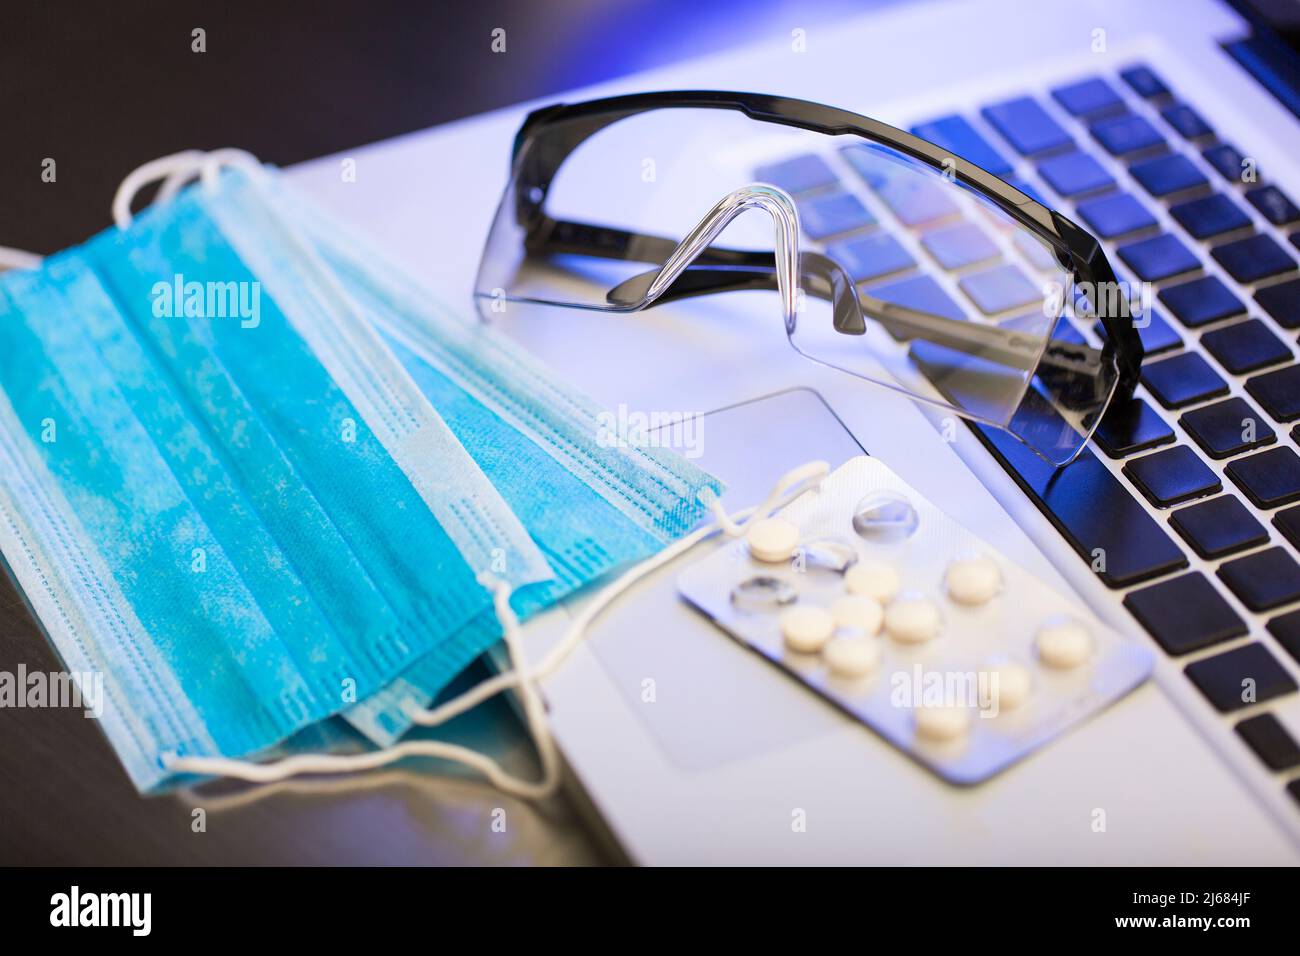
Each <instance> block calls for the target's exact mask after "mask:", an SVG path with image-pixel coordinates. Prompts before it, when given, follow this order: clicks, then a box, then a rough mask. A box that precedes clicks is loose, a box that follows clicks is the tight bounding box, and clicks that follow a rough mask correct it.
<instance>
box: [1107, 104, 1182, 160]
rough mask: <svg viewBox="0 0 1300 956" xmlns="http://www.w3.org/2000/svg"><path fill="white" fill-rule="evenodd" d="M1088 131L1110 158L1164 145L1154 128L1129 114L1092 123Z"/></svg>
mask: <svg viewBox="0 0 1300 956" xmlns="http://www.w3.org/2000/svg"><path fill="white" fill-rule="evenodd" d="M1089 131H1090V132H1091V133H1092V135H1093V138H1094V139H1096V140H1097V142H1099V143H1101V145H1102V146H1103V147H1104V148H1105V149H1106V152H1108V153H1110V154H1111V155H1112V156H1124V155H1127V154H1128V153H1136V152H1137V151H1138V150H1140V149H1150V148H1151V147H1153V146H1163V145H1164V143H1165V140H1164V137H1162V136H1161V135H1160V134H1159V133H1158V132H1157V131H1156V128H1155V127H1154V126H1152V125H1151V124H1150V123H1148V122H1147V121H1146V120H1145V119H1143V118H1142V117H1141V116H1137V115H1135V114H1131V113H1130V114H1128V115H1126V116H1116V117H1114V118H1113V119H1105V120H1101V121H1100V122H1097V123H1093V124H1092V126H1091V128H1090V130H1089Z"/></svg>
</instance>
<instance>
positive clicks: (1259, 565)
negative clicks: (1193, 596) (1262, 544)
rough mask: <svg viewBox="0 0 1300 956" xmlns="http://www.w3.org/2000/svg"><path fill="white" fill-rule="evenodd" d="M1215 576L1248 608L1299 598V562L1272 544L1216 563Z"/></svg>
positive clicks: (1278, 604)
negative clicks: (1260, 549)
mask: <svg viewBox="0 0 1300 956" xmlns="http://www.w3.org/2000/svg"><path fill="white" fill-rule="evenodd" d="M1218 574H1219V579H1220V580H1222V581H1223V583H1224V584H1226V585H1227V586H1228V587H1229V588H1230V589H1231V590H1232V593H1233V594H1235V595H1237V597H1238V598H1240V599H1241V603H1242V604H1244V605H1246V607H1248V608H1249V609H1250V610H1252V611H1268V610H1271V609H1273V608H1275V607H1281V606H1282V605H1283V604H1290V603H1291V602H1292V601H1296V600H1300V564H1296V560H1295V558H1293V557H1291V555H1290V554H1288V553H1287V550H1286V549H1285V548H1280V547H1276V546H1274V547H1272V548H1266V549H1265V550H1263V551H1256V552H1255V553H1254V554H1248V555H1246V556H1245V557H1241V558H1233V559H1232V560H1231V561H1227V562H1225V563H1223V564H1222V565H1220V566H1219V572H1218Z"/></svg>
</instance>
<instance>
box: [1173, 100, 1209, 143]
mask: <svg viewBox="0 0 1300 956" xmlns="http://www.w3.org/2000/svg"><path fill="white" fill-rule="evenodd" d="M1160 115H1161V116H1162V117H1164V121H1165V122H1166V123H1168V124H1169V125H1170V126H1172V127H1173V128H1174V129H1176V130H1177V131H1178V135H1180V136H1182V137H1183V138H1184V139H1200V138H1201V137H1202V136H1212V135H1214V130H1213V129H1211V128H1210V124H1209V123H1207V122H1205V120H1203V119H1201V116H1200V114H1199V113H1197V112H1196V110H1194V109H1192V108H1191V107H1190V106H1188V105H1187V104H1186V103H1175V104H1174V105H1173V106H1166V107H1165V108H1164V109H1162V110H1161V111H1160Z"/></svg>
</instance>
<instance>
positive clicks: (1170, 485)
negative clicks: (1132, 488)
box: [1124, 445, 1223, 508]
mask: <svg viewBox="0 0 1300 956" xmlns="http://www.w3.org/2000/svg"><path fill="white" fill-rule="evenodd" d="M1124 474H1126V475H1128V478H1129V481H1131V482H1133V484H1135V485H1137V488H1138V490H1139V491H1141V492H1142V494H1144V495H1146V496H1147V498H1148V499H1149V500H1150V502H1151V503H1152V504H1153V505H1155V506H1156V507H1157V508H1168V507H1169V506H1170V505H1176V504H1178V502H1180V501H1190V500H1192V499H1193V498H1204V497H1205V496H1206V495H1213V494H1217V493H1218V492H1220V491H1222V490H1223V485H1222V484H1221V483H1220V482H1219V476H1218V475H1216V474H1215V473H1214V472H1213V471H1211V470H1210V467H1209V466H1208V465H1206V464H1205V462H1203V461H1201V459H1200V456H1199V455H1197V454H1196V452H1194V451H1192V450H1191V449H1190V448H1188V447H1187V446H1186V445H1175V446H1174V447H1173V448H1166V449H1165V450H1164V451H1158V452H1156V453H1155V454H1152V455H1147V456H1145V457H1143V458H1134V459H1133V460H1132V461H1130V462H1129V463H1128V464H1126V465H1125V466H1124Z"/></svg>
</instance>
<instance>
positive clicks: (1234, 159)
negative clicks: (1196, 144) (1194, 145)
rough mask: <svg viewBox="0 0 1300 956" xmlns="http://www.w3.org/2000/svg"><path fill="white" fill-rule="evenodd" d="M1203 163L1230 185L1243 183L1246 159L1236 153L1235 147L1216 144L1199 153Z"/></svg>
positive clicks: (1226, 144)
mask: <svg viewBox="0 0 1300 956" xmlns="http://www.w3.org/2000/svg"><path fill="white" fill-rule="evenodd" d="M1201 155H1202V156H1204V157H1205V161H1206V162H1207V163H1209V164H1210V165H1211V166H1213V167H1214V168H1215V169H1217V170H1218V171H1219V175H1220V176H1222V177H1223V178H1224V179H1226V180H1228V182H1230V183H1240V182H1244V180H1243V178H1242V177H1243V176H1244V175H1245V174H1246V169H1247V167H1246V166H1245V165H1243V163H1244V162H1245V159H1246V157H1244V156H1242V155H1241V153H1239V152H1237V147H1235V146H1232V145H1229V144H1228V143H1216V144H1214V145H1213V146H1211V147H1209V148H1208V149H1204V150H1202V151H1201Z"/></svg>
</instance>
